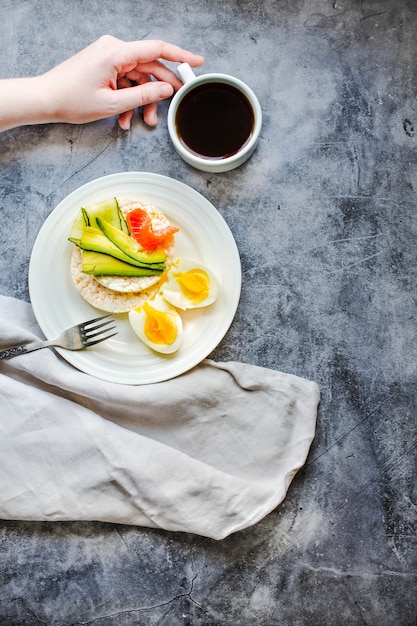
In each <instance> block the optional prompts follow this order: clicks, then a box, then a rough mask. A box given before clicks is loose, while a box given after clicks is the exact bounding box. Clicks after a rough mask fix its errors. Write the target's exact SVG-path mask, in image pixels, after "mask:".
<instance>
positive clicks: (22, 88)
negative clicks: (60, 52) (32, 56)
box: [0, 76, 55, 132]
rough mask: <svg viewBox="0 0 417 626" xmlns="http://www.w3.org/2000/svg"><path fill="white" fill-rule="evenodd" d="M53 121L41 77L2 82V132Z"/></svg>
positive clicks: (0, 84) (0, 102) (0, 98)
mask: <svg viewBox="0 0 417 626" xmlns="http://www.w3.org/2000/svg"><path fill="white" fill-rule="evenodd" d="M53 121H55V120H54V119H53V114H52V111H51V109H50V106H49V103H48V94H47V93H46V91H45V89H43V87H42V77H41V76H36V77H29V78H10V79H4V80H0V132H1V131H4V130H7V129H9V128H14V127H16V126H25V125H30V124H46V123H48V122H53Z"/></svg>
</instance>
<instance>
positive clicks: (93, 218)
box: [81, 198, 127, 230]
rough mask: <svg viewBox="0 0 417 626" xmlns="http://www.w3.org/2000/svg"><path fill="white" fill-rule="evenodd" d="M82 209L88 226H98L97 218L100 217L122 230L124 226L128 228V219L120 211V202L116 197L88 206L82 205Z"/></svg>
mask: <svg viewBox="0 0 417 626" xmlns="http://www.w3.org/2000/svg"><path fill="white" fill-rule="evenodd" d="M81 211H82V213H83V215H84V219H85V221H86V225H87V226H93V227H94V226H97V218H98V217H100V218H101V219H103V220H106V222H109V224H112V226H114V227H115V228H120V229H121V230H123V228H125V229H127V224H126V220H125V219H124V217H123V215H122V212H121V211H120V208H119V203H118V202H117V199H116V198H112V199H111V200H102V201H100V202H95V203H94V204H90V205H89V206H87V207H82V208H81ZM123 222H124V224H123Z"/></svg>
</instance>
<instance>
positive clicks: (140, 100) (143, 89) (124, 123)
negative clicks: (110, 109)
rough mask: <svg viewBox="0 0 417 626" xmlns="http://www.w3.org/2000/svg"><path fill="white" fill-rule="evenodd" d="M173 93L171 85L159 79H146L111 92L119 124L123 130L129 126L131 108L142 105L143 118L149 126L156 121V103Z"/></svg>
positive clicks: (131, 113)
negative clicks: (138, 83)
mask: <svg viewBox="0 0 417 626" xmlns="http://www.w3.org/2000/svg"><path fill="white" fill-rule="evenodd" d="M173 93H174V89H173V87H172V85H170V84H169V83H162V82H159V81H147V82H145V83H143V84H142V85H136V86H133V87H129V88H126V89H118V90H117V91H114V92H113V98H114V99H115V101H114V109H115V113H117V114H119V125H120V126H121V128H123V129H124V130H128V129H129V128H130V122H131V119H132V115H133V110H134V109H136V108H137V107H141V106H143V107H144V120H145V123H146V124H148V125H149V126H155V125H156V123H157V116H156V103H157V102H160V101H161V100H165V99H166V98H169V97H170V96H172V94H173Z"/></svg>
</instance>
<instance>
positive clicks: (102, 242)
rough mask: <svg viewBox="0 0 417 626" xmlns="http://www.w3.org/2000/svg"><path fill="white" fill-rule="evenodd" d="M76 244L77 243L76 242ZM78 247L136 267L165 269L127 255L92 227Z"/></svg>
mask: <svg viewBox="0 0 417 626" xmlns="http://www.w3.org/2000/svg"><path fill="white" fill-rule="evenodd" d="M74 243H75V242H74ZM77 245H78V247H79V248H81V249H82V250H91V251H93V252H102V253H103V254H108V255H110V256H112V257H114V258H116V259H119V260H120V261H124V262H125V263H130V264H131V265H135V266H136V267H145V268H146V267H147V268H150V269H160V270H161V271H162V270H163V269H165V263H152V264H149V263H143V262H142V261H138V260H137V259H133V258H132V257H130V256H128V255H127V254H125V253H124V252H123V251H122V250H121V249H120V248H118V247H117V246H116V245H115V244H114V243H113V242H111V241H110V239H108V238H107V237H106V235H105V234H104V233H103V231H102V230H99V229H98V228H94V227H92V226H86V227H85V228H84V231H83V234H82V237H81V239H80V240H79V241H78V242H77Z"/></svg>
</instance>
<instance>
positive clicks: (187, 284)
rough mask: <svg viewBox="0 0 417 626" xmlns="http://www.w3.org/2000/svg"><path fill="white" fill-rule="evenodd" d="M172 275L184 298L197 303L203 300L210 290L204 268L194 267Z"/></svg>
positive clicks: (208, 279) (208, 278)
mask: <svg viewBox="0 0 417 626" xmlns="http://www.w3.org/2000/svg"><path fill="white" fill-rule="evenodd" d="M173 277H174V278H175V280H176V281H177V283H178V284H179V286H180V287H181V291H182V292H183V294H184V295H185V296H186V298H187V299H188V300H189V301H190V302H193V303H194V304H197V303H198V302H203V300H205V299H206V298H207V297H208V295H209V291H210V277H209V275H208V274H207V272H205V271H204V270H202V269H200V268H198V269H197V268H196V269H193V270H189V271H188V272H176V273H175V274H173Z"/></svg>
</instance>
